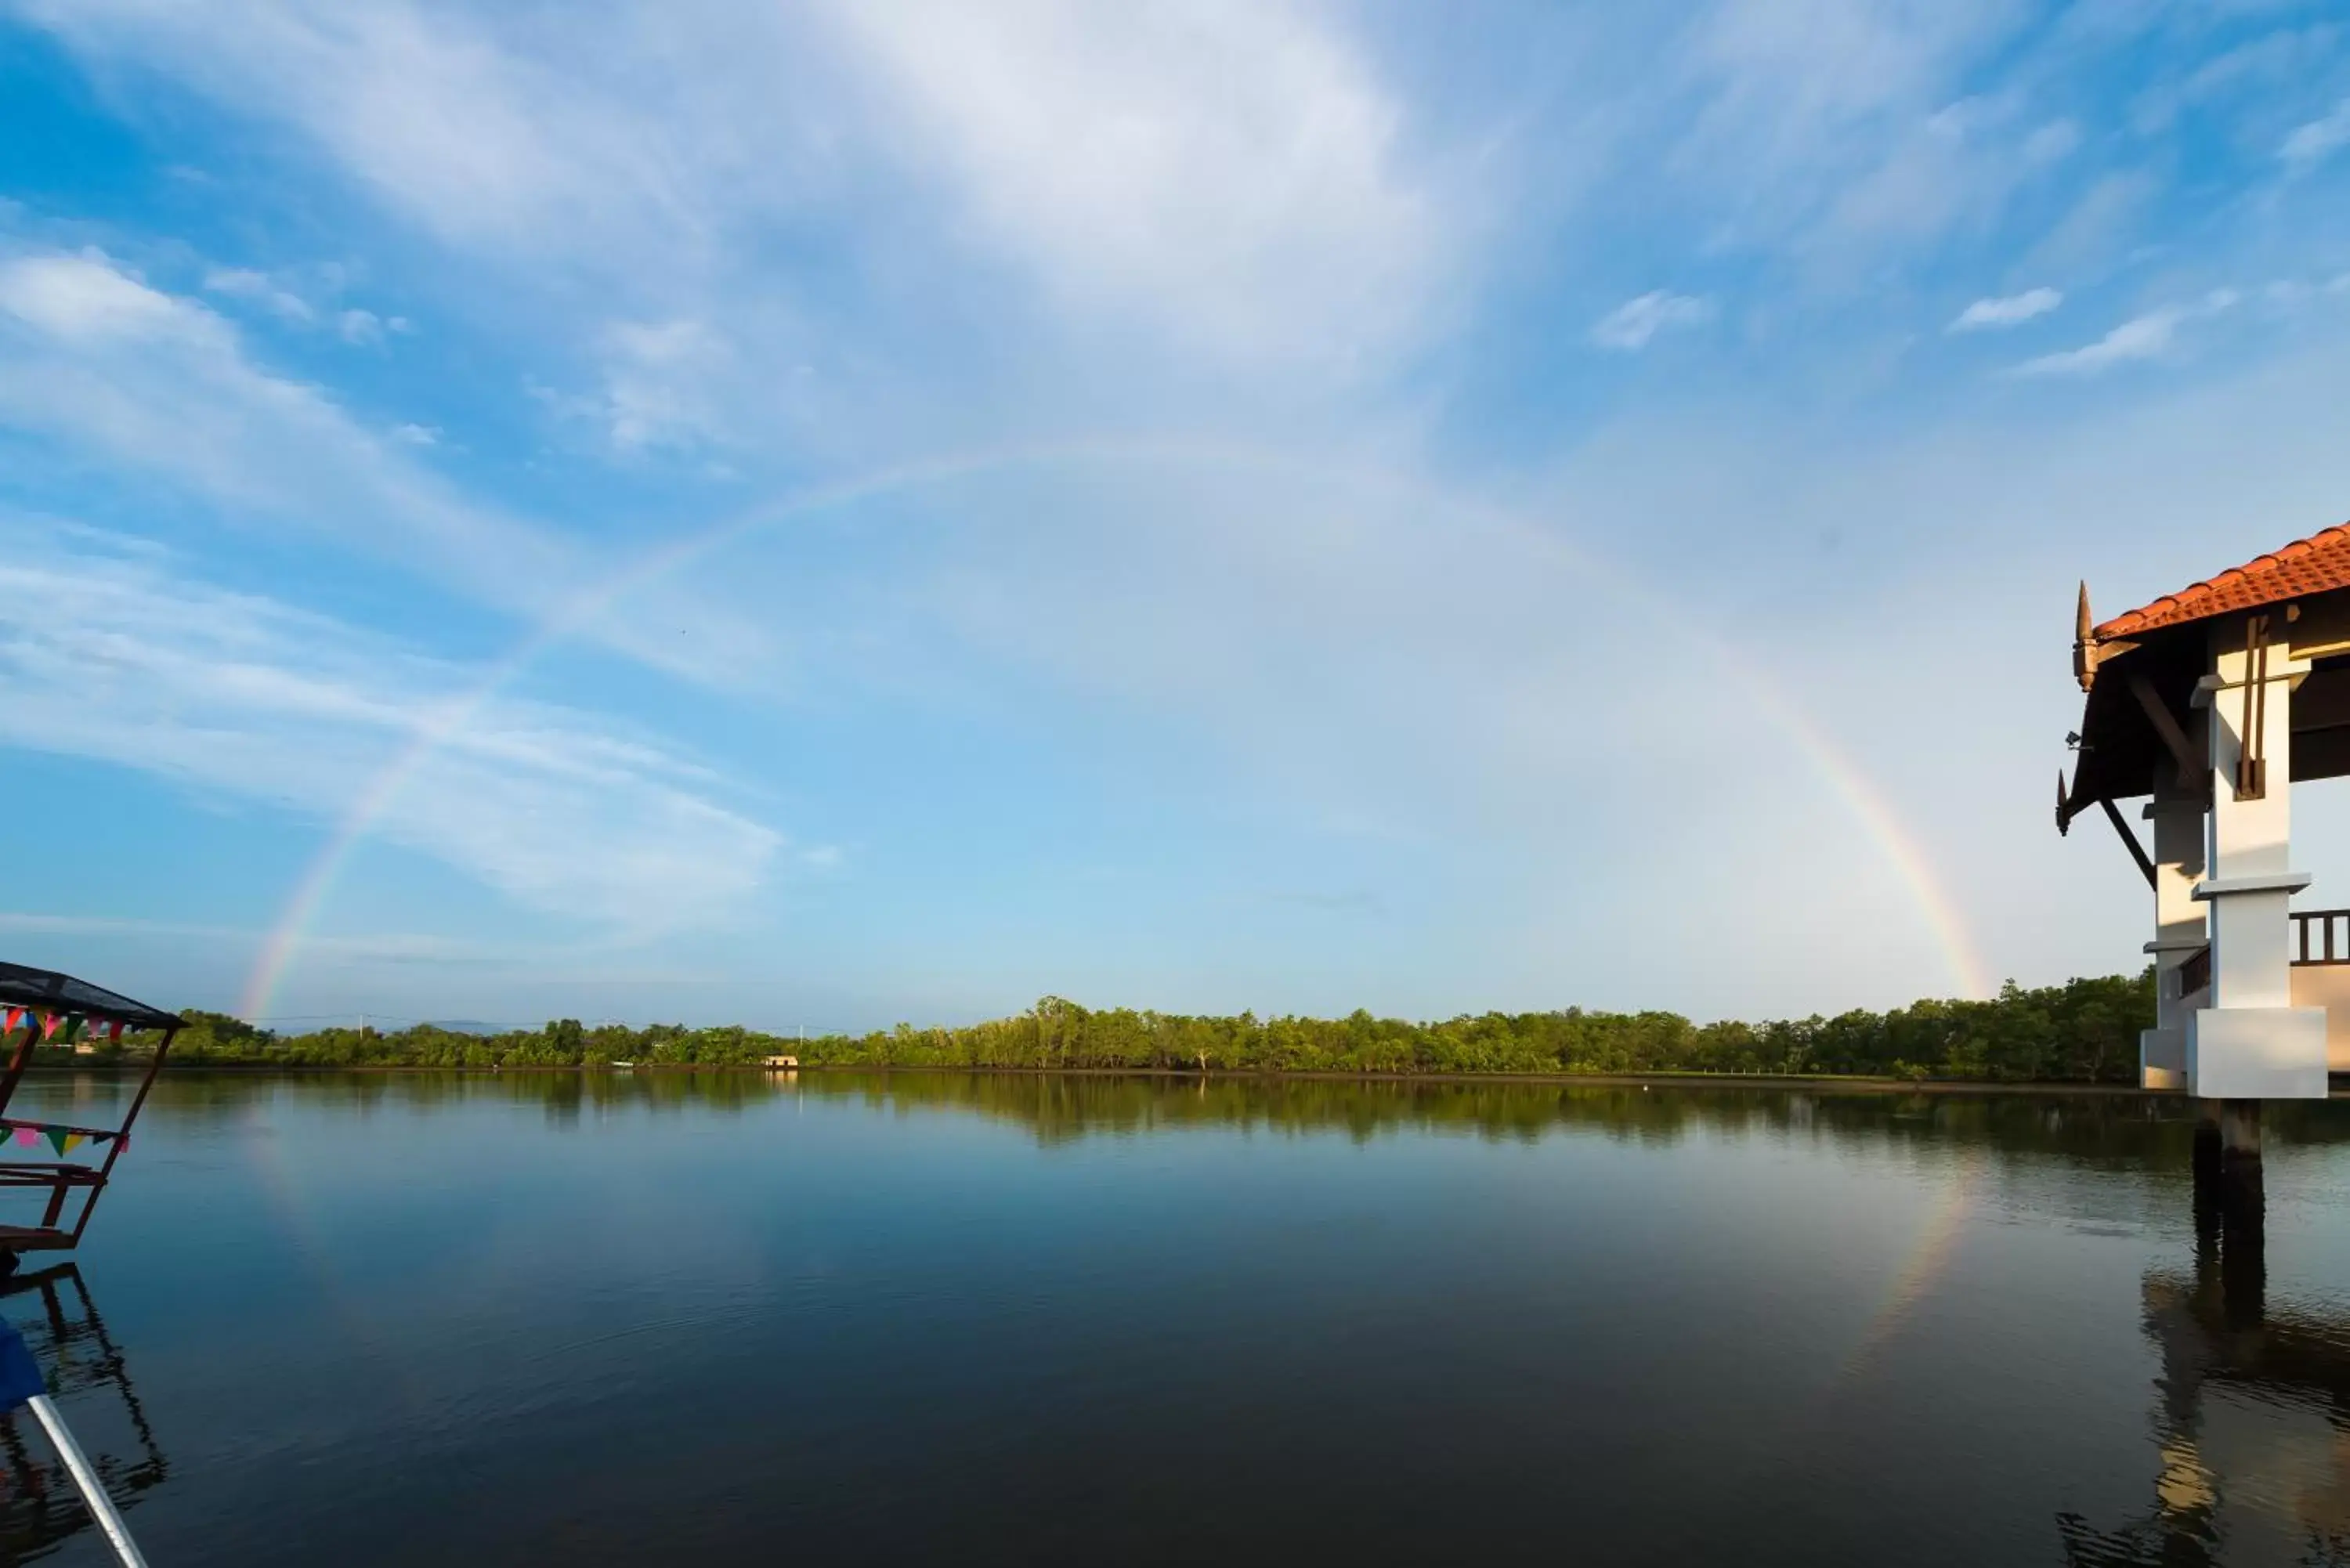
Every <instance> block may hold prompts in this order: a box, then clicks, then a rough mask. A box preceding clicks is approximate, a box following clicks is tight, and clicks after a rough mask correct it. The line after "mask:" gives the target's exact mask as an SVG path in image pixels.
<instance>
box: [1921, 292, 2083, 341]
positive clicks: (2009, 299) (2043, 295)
mask: <svg viewBox="0 0 2350 1568" xmlns="http://www.w3.org/2000/svg"><path fill="white" fill-rule="evenodd" d="M2062 304H2064V296H2063V295H2062V294H2059V293H2058V292H2057V291H2056V290H2054V289H2053V288H2033V289H2026V290H2025V291H2024V292H2023V293H2022V294H2011V295H2005V296H2000V297H1998V298H1994V299H1978V300H1976V301H1975V302H1974V303H1973V304H1972V305H1970V306H1967V307H1966V308H1965V309H1964V310H1961V311H1960V312H1959V314H1958V316H1957V317H1956V318H1955V319H1953V320H1952V321H1951V323H1950V327H1949V328H1948V330H1950V331H1952V332H1977V331H1981V330H1982V329H1984V328H1986V327H2020V326H2022V324H2023V323H2024V322H2027V321H2030V320H2031V319H2033V317H2038V316H2045V315H2047V314H2048V313H2049V312H2050V311H2052V310H2054V309H2055V308H2056V307H2057V306H2060V305H2062Z"/></svg>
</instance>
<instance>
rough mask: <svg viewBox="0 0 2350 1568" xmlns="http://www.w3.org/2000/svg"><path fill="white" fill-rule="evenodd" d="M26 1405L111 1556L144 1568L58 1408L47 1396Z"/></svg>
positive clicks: (38, 1396) (125, 1564)
mask: <svg viewBox="0 0 2350 1568" xmlns="http://www.w3.org/2000/svg"><path fill="white" fill-rule="evenodd" d="M25 1403H26V1405H27V1406H29V1407H31V1409H32V1412H33V1414H34V1415H36V1416H37V1417H40V1421H41V1429H42V1430H43V1431H45V1432H47V1433H48V1435H49V1446H50V1447H52V1448H54V1449H57V1457H58V1458H59V1459H63V1460H65V1462H66V1469H69V1470H71V1471H72V1472H73V1479H74V1485H76V1486H78V1487H79V1488H81V1495H82V1498H83V1500H84V1501H87V1502H88V1504H89V1511H90V1512H91V1514H92V1515H94V1516H95V1517H96V1518H97V1520H98V1527H99V1529H100V1530H103V1531H104V1532H106V1538H107V1539H108V1540H109V1541H111V1542H114V1554H115V1555H116V1556H118V1557H120V1558H121V1559H122V1562H123V1568H147V1559H145V1558H144V1557H141V1556H140V1555H139V1545H138V1543H137V1542H134V1541H132V1540H131V1539H130V1530H129V1529H128V1528H127V1527H126V1526H125V1525H124V1524H123V1522H122V1515H121V1513H120V1511H118V1510H117V1509H116V1508H115V1506H114V1500H113V1499H112V1498H110V1497H109V1496H107V1495H106V1488H104V1487H103V1486H100V1485H99V1480H98V1472H97V1471H96V1470H94V1469H90V1465H89V1456H88V1455H87V1454H85V1453H83V1452H82V1451H81V1445H80V1444H79V1443H78V1442H76V1441H74V1435H73V1433H71V1432H70V1431H68V1430H67V1429H66V1420H65V1417H63V1416H60V1415H58V1414H57V1406H56V1405H55V1404H53V1403H51V1402H50V1399H49V1397H48V1396H47V1395H46V1394H36V1395H34V1396H33V1397H31V1398H29V1399H27V1400H26V1401H25Z"/></svg>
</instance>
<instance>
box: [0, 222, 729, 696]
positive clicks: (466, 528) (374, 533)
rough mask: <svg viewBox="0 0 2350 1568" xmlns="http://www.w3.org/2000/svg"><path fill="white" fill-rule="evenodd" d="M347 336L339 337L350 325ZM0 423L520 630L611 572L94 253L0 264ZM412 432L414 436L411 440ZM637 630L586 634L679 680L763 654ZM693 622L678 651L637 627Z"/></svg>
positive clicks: (705, 628)
mask: <svg viewBox="0 0 2350 1568" xmlns="http://www.w3.org/2000/svg"><path fill="white" fill-rule="evenodd" d="M346 330H348V327H347V328H346ZM0 425H10V426H14V427H16V428H17V429H19V430H26V431H39V432H41V433H43V434H46V435H48V436H51V437H54V438H57V439H59V440H62V441H68V442H70V443H72V444H74V445H77V446H79V447H81V448H83V449H86V450H88V451H91V452H97V453H99V454H100V455H102V456H103V457H105V458H106V459H107V460H109V462H114V463H116V464H119V465H120V467H121V468H122V469H124V470H125V471H127V472H144V473H149V474H153V475H157V476H160V477H162V478H165V479H167V480H169V481H170V482H172V483H174V484H177V485H179V486H182V487H184V488H185V489H187V490H190V491H192V492H193V493H196V494H199V495H202V496H204V497H206V498H207V499H209V500H210V501H211V502H212V503H213V504H215V505H217V506H219V507H220V508H222V509H223V510H224V511H226V512H229V513H232V514H236V515H238V516H240V517H243V518H247V519H265V520H269V521H274V522H280V523H286V524H295V525H297V526H300V527H303V528H306V529H310V530H317V531H324V532H328V533H333V534H337V535H340V536H341V537H343V538H344V539H345V540H346V541H348V543H350V544H353V545H357V546H359V548H361V549H364V550H370V551H373V552H376V553H378V554H380V555H385V556H390V557H391V558H393V559H395V560H397V561H398V562H399V563H400V565H402V566H406V567H408V568H409V569H411V570H417V571H420V572H422V573H424V574H426V575H429V576H433V577H435V578H437V579H439V580H440V581H441V582H442V583H445V584H447V585H449V586H451V587H456V588H458V589H459V590H460V591H463V592H464V593H467V594H469V595H471V596H473V597H476V598H479V599H481V600H483V601H484V602H487V603H489V604H492V605H494V606H498V607H503V608H506V609H509V610H513V611H516V612H519V613H521V614H523V615H525V616H528V617H532V618H554V617H559V616H561V615H563V614H564V613H565V611H566V610H567V607H568V606H569V605H570V604H572V603H573V602H575V601H576V600H577V598H578V597H579V596H581V595H582V594H585V593H587V592H589V591H591V590H592V589H593V587H595V585H596V584H597V583H598V580H599V579H600V578H601V577H602V576H603V575H604V574H605V572H606V571H607V570H608V568H607V567H602V566H599V565H598V562H597V561H596V560H595V559H594V558H593V557H592V556H589V555H587V553H585V552H584V551H582V550H581V549H580V548H579V547H578V546H577V545H574V544H572V543H571V542H569V541H567V540H566V539H565V538H563V537H562V536H561V535H558V534H556V533H555V532H554V531H552V530H549V529H546V528H544V527H541V526H539V525H536V524H533V523H530V522H527V521H525V520H523V519H520V518H517V517H514V516H512V515H509V514H505V513H503V512H501V511H499V510H497V509H495V508H494V507H490V506H486V505H484V504H480V503H477V502H474V501H473V500H471V499H469V498H467V497H465V496H464V495H463V494H462V493H459V492H457V491H456V490H454V489H453V488H452V487H451V486H450V485H448V484H447V483H443V482H442V480H441V479H440V478H439V477H438V476H437V475H436V474H434V473H433V472H432V471H431V470H429V469H427V468H424V467H422V466H421V465H420V463H419V462H418V460H417V452H416V448H417V446H418V444H419V443H418V442H417V441H415V439H414V437H413V436H412V435H398V434H395V435H393V436H390V437H385V436H380V435H378V434H375V433H373V432H371V431H369V430H367V429H365V428H363V427H362V426H361V425H359V423H358V422H357V421H354V420H353V419H352V418H351V417H350V416H349V415H348V414H347V413H346V412H345V411H344V410H342V409H341V408H340V407H339V406H338V405H337V404H336V403H335V402H334V401H333V400H330V399H329V398H328V396H327V395H326V394H325V393H324V392H322V391H321V390H319V389H317V388H316V387H314V386H311V385H309V384H307V383H306V382H301V381H296V380H293V379H287V378H286V377H283V376H279V375H276V374H273V373H272V372H271V371H269V370H267V369H264V368H263V367H262V366H260V365H259V364H257V363H255V360H254V359H253V358H251V356H250V355H248V353H247V352H246V350H245V348H244V342H243V340H242V339H241V337H239V335H238V333H237V331H236V328H235V327H234V326H233V325H232V324H231V323H230V322H228V321H227V320H225V319H224V318H223V317H220V316H219V315H217V314H215V313H214V312H213V311H212V310H210V309H208V308H207V307H206V306H204V305H203V303H202V302H200V301H198V300H194V299H191V298H187V297H183V296H176V295H172V294H168V293H165V292H163V291H161V290H159V289H156V288H154V287H151V286H149V285H148V284H147V283H146V282H144V281H143V280H141V279H140V278H139V277H137V276H136V275H133V274H131V273H130V271H129V270H128V269H126V268H125V267H123V266H122V265H120V264H118V263H116V262H115V261H113V260H112V259H111V258H109V257H108V256H105V255H103V254H97V253H84V254H70V255H68V254H54V253H51V254H31V255H19V256H16V257H5V256H0ZM419 428H420V429H421V426H420V427H419ZM646 610H647V612H648V614H647V615H646V616H632V617H629V618H624V619H622V620H620V621H619V622H613V621H611V620H609V619H606V620H604V621H599V622H598V624H597V625H594V626H591V627H587V628H583V630H582V634H583V635H586V636H588V637H592V638H596V639H601V640H603V641H606V642H608V643H609V644H611V645H612V646H614V647H616V648H619V649H622V650H623V651H626V652H629V653H630V654H633V655H635V656H637V657H640V658H644V659H649V660H650V661H653V662H655V663H658V664H660V665H661V666H663V667H664V668H668V669H671V670H678V671H680V672H681V673H693V674H702V675H716V676H720V677H723V674H724V672H726V671H730V670H740V669H743V668H751V667H755V666H756V664H757V663H758V662H759V661H760V660H761V659H763V658H764V653H765V650H766V649H767V648H768V647H769V642H768V639H766V637H765V636H764V634H762V633H760V632H759V631H757V630H756V628H754V627H752V626H750V625H749V624H748V623H746V622H744V621H743V620H740V619H738V618H734V617H733V616H731V615H730V614H728V613H726V612H724V611H723V610H718V609H713V608H712V607H709V606H708V605H706V604H691V603H688V602H685V601H683V600H671V598H669V597H668V596H667V595H666V594H665V593H664V592H663V591H661V590H653V597H652V598H651V599H650V600H649V601H648V603H647V605H646ZM648 620H650V621H652V622H667V623H669V625H671V626H672V627H674V626H677V625H686V624H691V626H693V627H694V628H695V632H696V636H695V637H694V638H693V639H690V645H689V646H683V647H681V646H679V644H680V643H681V641H687V640H689V639H679V638H678V637H677V636H676V635H675V633H674V631H670V632H669V633H668V634H667V635H657V634H654V633H651V632H650V631H648V630H646V629H645V625H644V623H645V622H647V621H648Z"/></svg>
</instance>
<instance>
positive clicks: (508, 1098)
mask: <svg viewBox="0 0 2350 1568" xmlns="http://www.w3.org/2000/svg"><path fill="white" fill-rule="evenodd" d="M792 1096H806V1097H807V1098H810V1099H814V1100H823V1101H833V1102H840V1101H856V1102H859V1103H862V1104H865V1105H868V1106H872V1107H873V1108H875V1109H877V1110H886V1111H891V1112H897V1113H907V1112H915V1111H922V1110H955V1111H962V1112H968V1113H972V1114H976V1115H980V1116H988V1117H991V1118H994V1119H997V1120H1002V1121H1006V1122H1011V1123H1015V1124H1017V1125H1019V1126H1021V1127H1024V1128H1026V1129H1028V1130H1029V1131H1030V1132H1032V1133H1033V1134H1034V1135H1035V1137H1037V1138H1038V1140H1039V1141H1041V1142H1045V1143H1065V1142H1068V1141H1070V1140H1072V1139H1075V1138H1080V1137H1089V1136H1105V1137H1118V1136H1124V1135H1128V1134H1132V1133H1139V1132H1149V1131H1160V1130H1177V1129H1180V1128H1183V1127H1242V1128H1256V1129H1263V1130H1267V1131H1281V1132H1298V1133H1323V1132H1337V1133H1343V1134H1346V1135H1347V1136H1349V1137H1356V1138H1357V1139H1369V1138H1373V1137H1380V1136H1383V1135H1386V1134H1389V1133H1395V1132H1401V1131H1407V1130H1409V1131H1458V1132H1463V1133H1471V1134H1475V1135H1477V1136H1480V1137H1489V1138H1494V1139H1517V1140H1532V1139H1535V1138H1540V1137H1544V1136H1547V1135H1550V1134H1553V1133H1555V1132H1559V1131H1566V1130H1574V1131H1583V1132H1593V1133H1597V1134H1600V1135H1602V1136H1605V1137H1612V1138H1619V1139H1623V1140H1626V1141H1629V1142H1637V1143H1642V1144H1658V1145H1668V1144H1670V1143H1673V1142H1675V1141H1677V1140H1679V1139H1681V1138H1684V1137H1692V1136H1704V1137H1748V1136H1755V1137H1810V1138H1814V1139H1818V1140H1822V1141H1835V1142H1852V1141H1855V1140H1857V1141H1861V1142H1865V1143H1868V1144H1872V1145H1876V1146H1879V1147H1888V1148H1895V1149H1904V1148H1906V1149H1913V1150H1916V1151H1918V1152H1920V1153H1924V1152H1930V1151H1933V1150H1935V1149H1939V1148H1960V1147H1963V1148H1965V1149H1967V1150H1969V1151H1970V1152H1975V1153H1988V1154H1991V1155H1992V1156H1999V1155H2002V1154H2004V1155H2012V1156H2015V1157H2018V1158H2022V1159H2027V1160H2035V1161H2042V1162H2062V1163H2064V1165H2066V1166H2068V1167H2070V1168H2075V1169H2082V1168H2085V1169H2090V1170H2097V1169H2107V1170H2132V1171H2139V1170H2145V1169H2147V1168H2150V1167H2152V1168H2176V1169H2178V1170H2180V1171H2182V1172H2183V1171H2184V1170H2185V1169H2186V1168H2187V1163H2188V1149H2189V1141H2190V1138H2191V1136H2192V1110H2191V1107H2190V1106H2188V1105H2187V1104H2186V1103H2184V1102H2182V1101H2179V1100H2177V1099H2164V1098H2158V1097H2150V1096H2139V1095H2136V1094H2127V1093H2122V1094H2102V1093H2094V1092H2092V1093H2072V1094H2044V1093H2022V1094H2012V1093H2005V1094H1994V1093H1984V1094H1970V1093H1964V1092H1957V1093H1950V1092H1933V1093H1923V1092H1921V1093H1900V1092H1887V1091H1884V1090H1871V1089H1857V1088H1849V1089H1848V1088H1839V1087H1837V1086H1835V1085H1815V1086H1814V1085H1807V1086H1804V1087H1801V1088H1770V1087H1763V1086H1760V1085H1744V1084H1740V1083H1738V1082H1736V1081H1735V1080H1722V1079H1714V1080H1681V1081H1670V1082H1660V1083H1659V1084H1657V1085H1655V1086H1654V1087H1653V1088H1652V1089H1648V1090H1644V1089H1643V1088H1641V1087H1640V1086H1639V1085H1637V1084H1635V1085H1623V1084H1615V1083H1609V1084H1580V1083H1574V1082H1565V1083H1561V1082H1557V1081H1550V1082H1542V1083H1534V1082H1527V1081H1524V1080H1508V1079H1492V1080H1471V1081H1459V1080H1454V1081H1439V1080H1431V1079H1418V1080H1414V1079H1394V1078H1368V1079H1364V1078H1277V1077H1252V1076H1243V1075H1219V1076H1211V1077H1200V1076H1194V1075H1143V1074H1115V1073H1067V1074H1061V1073H1016V1072H996V1073H988V1072H978V1073H962V1072H931V1071H904V1072H896V1073H865V1072H806V1073H799V1074H791V1075H781V1074H769V1073H764V1072H757V1071H708V1072H676V1071H651V1072H637V1073H604V1072H584V1073H583V1072H571V1071H560V1072H509V1073H499V1074H486V1073H470V1074H468V1073H432V1072H419V1073H349V1074H344V1073H332V1074H315V1075H313V1074H302V1075H290V1074H288V1075H280V1074H247V1073H230V1072H223V1073H188V1074H185V1075H174V1076H172V1077H168V1078H166V1079H165V1080H164V1082H163V1084H162V1085H161V1089H160V1090H159V1093H158V1097H157V1102H156V1106H155V1111H154V1113H153V1114H155V1115H156V1116H159V1117H162V1118H167V1119H170V1120H173V1121H199V1122H205V1123H227V1122H234V1121H236V1120H240V1119H244V1118H246V1117H249V1116H251V1115H252V1114H253V1113H254V1111H255V1108H256V1107H257V1106H261V1105H265V1104H267V1103H269V1102H273V1101H285V1102H291V1103H300V1104H307V1105H330V1106H334V1107H336V1108H338V1109H347V1110H350V1111H355V1112H357V1113H359V1114H360V1115H362V1116H366V1115H369V1114H372V1113H374V1112H377V1111H379V1110H392V1109H396V1110H398V1111H400V1112H401V1113H403V1114H406V1113H412V1112H414V1111H418V1110H431V1109H433V1108H436V1107H442V1106H452V1107H453V1106H462V1105H465V1104H471V1103H490V1102H494V1103H504V1104H510V1105H511V1104H517V1103H519V1104H528V1105H536V1106H539V1107H541V1108H542V1109H543V1110H544V1112H545V1113H546V1118H547V1120H548V1121H549V1122H550V1123H552V1124H554V1125H556V1126H565V1125H571V1124H576V1123H578V1122H580V1121H583V1120H587V1119H592V1118H595V1117H598V1116H606V1115H612V1114H619V1113H623V1112H631V1111H638V1112H650V1113H653V1114H662V1113H670V1112H676V1113H684V1112H700V1113H705V1114H706V1113H709V1112H713V1111H714V1112H721V1113H730V1114H731V1113H736V1112H742V1111H745V1110H750V1109H753V1108H756V1107H759V1106H769V1105H772V1104H774V1103H775V1101H776V1100H778V1099H782V1098H789V1097H792ZM2345 1113H2350V1107H2345V1108H2343V1109H2339V1110H2337V1108H2336V1107H2334V1106H2328V1105H2325V1104H2312V1105H2299V1104H2292V1103H2286V1104H2280V1105H2277V1106H2271V1107H2270V1122H2269V1127H2270V1130H2271V1133H2272V1136H2274V1137H2279V1138H2281V1139H2282V1140H2283V1141H2286V1142H2289V1143H2296V1144H2326V1143H2337V1142H2350V1114H2345Z"/></svg>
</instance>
